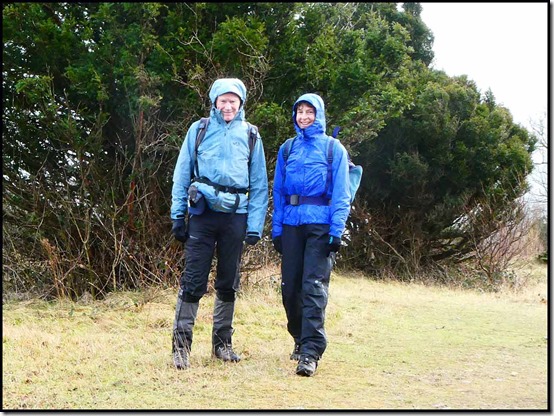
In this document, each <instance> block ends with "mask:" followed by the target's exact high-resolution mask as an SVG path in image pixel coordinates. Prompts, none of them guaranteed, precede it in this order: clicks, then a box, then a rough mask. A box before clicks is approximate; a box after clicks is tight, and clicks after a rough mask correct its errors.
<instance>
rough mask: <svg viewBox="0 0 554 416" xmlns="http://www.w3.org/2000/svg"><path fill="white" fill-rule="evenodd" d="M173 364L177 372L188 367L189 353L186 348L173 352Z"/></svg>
mask: <svg viewBox="0 0 554 416" xmlns="http://www.w3.org/2000/svg"><path fill="white" fill-rule="evenodd" d="M173 364H174V365H175V368H176V369H177V370H183V369H185V368H188V367H190V362H189V352H188V351H187V349H186V348H177V349H176V350H175V351H174V352H173Z"/></svg>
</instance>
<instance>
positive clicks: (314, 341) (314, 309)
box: [281, 224, 333, 360]
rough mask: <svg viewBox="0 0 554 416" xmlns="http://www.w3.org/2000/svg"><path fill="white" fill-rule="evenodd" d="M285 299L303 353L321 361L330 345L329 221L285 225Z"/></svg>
mask: <svg viewBox="0 0 554 416" xmlns="http://www.w3.org/2000/svg"><path fill="white" fill-rule="evenodd" d="M281 239H282V243H283V259H282V262H281V275H282V283H281V289H282V299H283V306H284V307H285V312H286V314H287V329H288V331H289V333H290V334H291V336H292V337H293V338H294V341H295V342H296V343H298V344H300V346H301V347H300V354H301V355H307V356H310V357H312V358H315V359H316V360H318V359H319V358H321V356H322V355H323V352H324V351H325V348H326V347H327V336H326V334H325V328H324V325H325V308H326V307H327V300H328V296H329V279H330V277H331V269H332V265H333V259H332V258H331V257H327V246H328V242H329V225H328V224H305V225H301V226H298V227H293V226H289V225H283V234H282V237H281Z"/></svg>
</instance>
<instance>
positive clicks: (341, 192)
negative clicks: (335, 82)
mask: <svg viewBox="0 0 554 416" xmlns="http://www.w3.org/2000/svg"><path fill="white" fill-rule="evenodd" d="M301 101H305V102H308V103H309V104H311V105H312V106H314V108H315V109H316V116H315V121H314V123H313V124H312V125H310V126H309V127H307V128H305V129H301V128H300V127H298V124H297V123H296V108H297V105H298V103H300V102H301ZM292 120H293V123H294V128H295V129H296V132H297V135H296V140H294V141H293V144H292V147H291V149H290V153H289V157H288V162H287V164H286V167H285V161H284V158H283V149H284V144H283V145H281V147H280V148H279V153H278V155H277V165H276V167H275V178H274V181H273V205H274V211H273V230H272V237H273V238H275V237H277V236H280V235H281V234H282V232H283V224H285V225H293V226H298V225H303V224H329V225H330V231H329V234H330V235H332V236H334V237H342V233H343V232H344V228H345V225H346V219H347V218H348V214H349V212H350V187H349V180H348V153H347V152H346V149H345V148H344V146H343V145H342V144H341V143H340V142H338V141H337V140H335V144H334V149H333V152H334V153H333V166H332V180H331V183H330V184H329V187H328V189H327V195H326V196H327V197H328V198H330V199H331V203H330V205H310V204H301V205H296V206H293V205H290V204H288V203H287V201H286V197H287V195H289V196H290V195H301V196H309V197H317V196H322V195H323V193H324V192H325V185H326V180H327V143H328V141H329V140H333V139H332V138H331V137H329V136H327V135H326V134H325V128H326V122H325V105H324V103H323V100H322V99H321V97H320V96H319V95H317V94H304V95H302V96H301V97H300V98H298V100H296V102H295V103H294V106H293V111H292ZM285 169H286V174H285Z"/></svg>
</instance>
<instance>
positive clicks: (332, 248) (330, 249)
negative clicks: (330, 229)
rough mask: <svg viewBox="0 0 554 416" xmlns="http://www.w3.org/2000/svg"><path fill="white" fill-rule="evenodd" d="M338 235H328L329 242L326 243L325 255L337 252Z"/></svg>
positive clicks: (338, 248) (338, 245) (338, 247)
mask: <svg viewBox="0 0 554 416" xmlns="http://www.w3.org/2000/svg"><path fill="white" fill-rule="evenodd" d="M340 243H341V239H340V237H334V236H332V235H331V236H329V243H328V244H327V257H329V254H331V253H337V252H338V251H339V250H340Z"/></svg>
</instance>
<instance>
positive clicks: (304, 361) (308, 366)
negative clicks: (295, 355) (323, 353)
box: [296, 357, 317, 377]
mask: <svg viewBox="0 0 554 416" xmlns="http://www.w3.org/2000/svg"><path fill="white" fill-rule="evenodd" d="M316 368H317V361H316V360H314V359H313V358H310V357H302V358H301V359H300V360H299V361H298V365H297V366H296V374H298V375H299V376H305V377H311V376H313V375H314V373H315V369H316Z"/></svg>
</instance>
